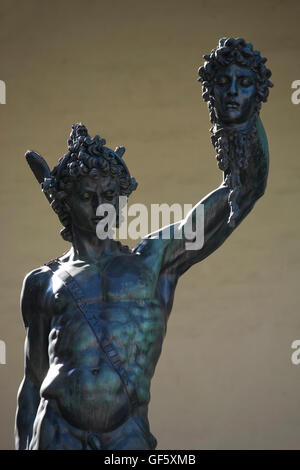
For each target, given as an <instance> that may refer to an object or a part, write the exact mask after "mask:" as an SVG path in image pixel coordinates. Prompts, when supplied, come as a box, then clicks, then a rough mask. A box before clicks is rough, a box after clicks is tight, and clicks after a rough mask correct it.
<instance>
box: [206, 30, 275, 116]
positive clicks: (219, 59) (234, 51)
mask: <svg viewBox="0 0 300 470" xmlns="http://www.w3.org/2000/svg"><path fill="white" fill-rule="evenodd" d="M203 58H204V59H205V61H206V62H205V63H204V65H203V66H202V67H200V68H199V70H198V74H199V78H198V81H200V82H201V83H202V89H203V92H202V96H203V99H204V100H205V101H207V102H208V107H209V111H210V120H211V122H212V123H213V124H214V123H215V122H216V116H215V113H214V108H213V100H214V96H213V89H214V84H215V76H216V73H217V72H218V70H219V69H221V68H224V67H227V66H228V65H230V64H232V63H234V64H236V65H240V66H242V67H247V68H249V69H250V70H252V71H253V72H254V73H255V76H256V90H257V92H256V102H257V108H256V112H258V111H259V110H260V107H261V102H265V101H267V98H268V95H269V88H270V87H272V86H273V83H271V82H270V81H269V78H270V77H271V75H272V74H271V71H270V70H269V69H268V68H267V67H266V66H265V62H266V61H267V59H266V58H265V57H261V55H260V52H259V51H255V50H253V46H252V44H251V43H246V41H245V40H244V39H242V38H236V39H234V38H222V39H220V41H219V44H218V47H217V48H216V49H213V50H212V51H211V53H210V54H206V55H204V56H203Z"/></svg>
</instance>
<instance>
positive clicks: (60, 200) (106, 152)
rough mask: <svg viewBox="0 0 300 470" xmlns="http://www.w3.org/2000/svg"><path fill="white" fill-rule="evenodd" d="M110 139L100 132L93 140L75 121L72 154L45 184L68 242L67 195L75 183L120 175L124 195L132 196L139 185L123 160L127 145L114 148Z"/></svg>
mask: <svg viewBox="0 0 300 470" xmlns="http://www.w3.org/2000/svg"><path fill="white" fill-rule="evenodd" d="M105 144H106V141H105V139H103V138H101V137H100V136H99V135H96V136H95V137H94V138H93V139H92V138H91V137H90V136H89V135H88V130H87V128H86V127H85V126H84V125H83V124H81V123H80V124H73V125H72V130H71V134H70V139H69V140H68V150H69V151H68V153H66V154H65V155H64V156H63V157H61V158H60V160H59V163H58V165H56V166H55V167H54V169H53V170H52V172H51V177H50V178H48V179H46V180H45V181H44V182H43V183H42V189H43V192H44V193H46V195H47V196H48V197H49V198H50V200H51V201H52V202H51V207H52V209H53V210H54V211H55V212H56V214H57V215H58V217H59V220H60V222H61V223H62V225H63V226H64V229H62V230H61V232H60V234H61V236H62V238H63V239H64V240H66V241H69V242H72V240H73V235H72V220H71V215H70V213H69V210H68V209H67V196H68V195H69V194H70V193H71V191H72V189H73V187H74V183H75V182H76V181H77V180H78V179H80V178H81V177H83V176H90V177H92V178H94V179H98V178H99V176H101V175H103V176H108V175H110V176H111V177H114V178H117V179H118V182H119V185H120V196H127V197H128V196H129V195H130V194H131V193H132V191H134V190H135V189H136V188H137V182H136V180H135V178H132V177H131V176H130V173H129V170H128V168H127V166H126V164H125V162H124V161H123V159H122V155H123V154H124V152H125V148H124V147H117V148H116V149H115V150H114V151H113V150H111V149H109V148H108V147H105Z"/></svg>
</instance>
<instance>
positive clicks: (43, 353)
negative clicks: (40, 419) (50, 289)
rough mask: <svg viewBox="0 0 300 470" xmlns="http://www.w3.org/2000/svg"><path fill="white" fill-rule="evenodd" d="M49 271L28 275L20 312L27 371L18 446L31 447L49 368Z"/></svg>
mask: <svg viewBox="0 0 300 470" xmlns="http://www.w3.org/2000/svg"><path fill="white" fill-rule="evenodd" d="M47 275H48V273H46V272H45V269H44V268H41V269H37V270H35V271H32V272H31V273H30V274H28V275H27V276H26V278H25V280H24V283H23V289H22V293H21V311H22V316H23V321H24V325H25V329H26V339H25V373H24V378H23V380H22V383H21V385H20V388H19V392H18V406H17V413H16V423H15V447H16V449H17V450H25V449H28V446H29V444H30V441H31V438H32V428H33V423H34V420H35V417H36V413H37V409H38V406H39V403H40V386H41V383H42V381H43V379H44V377H45V375H46V373H47V370H48V334H49V320H48V319H47V316H46V314H45V303H44V298H43V292H44V291H45V290H44V286H45V281H46V280H47V279H46V277H47Z"/></svg>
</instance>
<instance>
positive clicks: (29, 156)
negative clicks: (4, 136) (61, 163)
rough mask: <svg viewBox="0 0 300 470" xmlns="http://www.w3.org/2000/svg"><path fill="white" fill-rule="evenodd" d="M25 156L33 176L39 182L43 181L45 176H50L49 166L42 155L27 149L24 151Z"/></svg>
mask: <svg viewBox="0 0 300 470" xmlns="http://www.w3.org/2000/svg"><path fill="white" fill-rule="evenodd" d="M25 157H26V160H27V163H28V165H29V166H30V168H31V170H32V172H33V174H34V176H35V177H36V179H37V180H38V182H39V183H40V184H41V183H42V182H43V181H44V179H45V178H50V168H49V166H48V165H47V162H46V161H45V160H44V159H43V157H41V156H40V155H39V154H38V153H36V152H33V151H31V150H28V151H27V152H26V153H25Z"/></svg>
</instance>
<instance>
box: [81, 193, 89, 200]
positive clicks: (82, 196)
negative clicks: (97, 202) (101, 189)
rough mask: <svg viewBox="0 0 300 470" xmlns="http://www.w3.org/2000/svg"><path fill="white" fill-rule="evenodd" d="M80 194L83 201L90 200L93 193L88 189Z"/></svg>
mask: <svg viewBox="0 0 300 470" xmlns="http://www.w3.org/2000/svg"><path fill="white" fill-rule="evenodd" d="M80 196H81V199H82V200H83V201H89V200H90V199H91V195H90V193H88V192H87V191H85V192H84V193H81V195H80Z"/></svg>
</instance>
